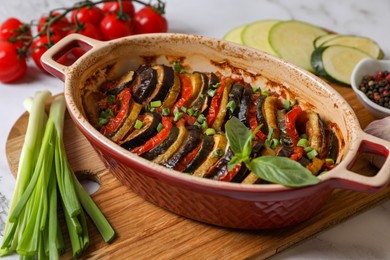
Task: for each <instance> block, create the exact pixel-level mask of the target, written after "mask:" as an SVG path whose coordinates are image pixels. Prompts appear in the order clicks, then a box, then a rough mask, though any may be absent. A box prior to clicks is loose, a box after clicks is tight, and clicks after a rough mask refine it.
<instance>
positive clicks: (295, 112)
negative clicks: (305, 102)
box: [286, 105, 302, 146]
mask: <svg viewBox="0 0 390 260" xmlns="http://www.w3.org/2000/svg"><path fill="white" fill-rule="evenodd" d="M301 113H302V108H301V106H299V105H295V106H293V107H292V109H291V110H290V111H289V112H287V113H286V132H287V134H288V135H289V136H290V137H291V139H292V141H293V145H294V146H295V145H296V144H297V142H298V141H299V134H298V131H297V129H296V128H295V121H296V120H297V118H298V116H299V115H300V114H301Z"/></svg>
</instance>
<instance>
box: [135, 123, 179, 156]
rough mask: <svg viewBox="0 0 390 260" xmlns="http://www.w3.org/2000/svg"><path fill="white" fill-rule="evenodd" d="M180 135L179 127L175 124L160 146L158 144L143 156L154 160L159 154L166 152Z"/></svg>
mask: <svg viewBox="0 0 390 260" xmlns="http://www.w3.org/2000/svg"><path fill="white" fill-rule="evenodd" d="M178 135H179V128H177V127H176V126H174V125H173V126H172V128H171V131H170V132H169V135H168V136H167V138H165V139H164V140H163V141H162V142H161V143H160V144H159V145H158V146H156V147H155V148H153V149H152V150H150V151H148V152H146V153H144V154H142V155H141V157H143V158H145V159H148V160H150V161H152V160H154V159H155V158H156V157H157V156H159V155H161V154H163V153H165V152H166V151H167V150H168V148H169V147H170V146H171V145H172V144H173V143H174V142H175V141H176V139H177V137H178Z"/></svg>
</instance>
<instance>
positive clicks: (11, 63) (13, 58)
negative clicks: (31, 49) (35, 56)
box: [0, 41, 27, 83]
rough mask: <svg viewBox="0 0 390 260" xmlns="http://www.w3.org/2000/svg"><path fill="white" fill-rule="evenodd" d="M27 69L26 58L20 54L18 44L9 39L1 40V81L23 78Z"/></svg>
mask: <svg viewBox="0 0 390 260" xmlns="http://www.w3.org/2000/svg"><path fill="white" fill-rule="evenodd" d="M26 70H27V64H26V58H25V57H23V56H20V55H18V52H17V49H16V46H15V45H14V44H12V43H10V42H8V41H0V81H1V82H5V83H6V82H12V81H15V80H17V79H19V78H21V77H22V76H23V75H24V73H25V72H26Z"/></svg>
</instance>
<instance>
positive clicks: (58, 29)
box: [37, 12, 71, 38]
mask: <svg viewBox="0 0 390 260" xmlns="http://www.w3.org/2000/svg"><path fill="white" fill-rule="evenodd" d="M60 15H61V13H59V12H53V13H51V14H50V15H48V16H42V17H41V18H40V19H39V21H38V27H37V30H38V32H39V33H44V32H45V30H46V29H47V28H46V26H47V25H46V24H47V23H48V22H50V21H51V20H52V19H55V17H58V16H60ZM70 27H71V24H70V22H69V20H68V18H66V17H65V16H64V17H61V18H60V19H59V20H57V21H55V22H53V23H52V24H51V26H50V31H51V32H52V33H53V34H56V35H57V36H59V37H61V38H62V37H64V36H65V35H66V34H67V31H68V30H69V28H70Z"/></svg>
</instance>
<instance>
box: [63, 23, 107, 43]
mask: <svg viewBox="0 0 390 260" xmlns="http://www.w3.org/2000/svg"><path fill="white" fill-rule="evenodd" d="M71 33H79V34H82V35H85V36H88V37H90V38H92V39H96V40H103V37H102V34H101V33H100V31H99V30H98V29H97V27H96V26H94V25H92V24H90V23H84V24H81V25H79V26H77V25H76V26H75V28H74V29H71V30H70V31H68V34H71Z"/></svg>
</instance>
